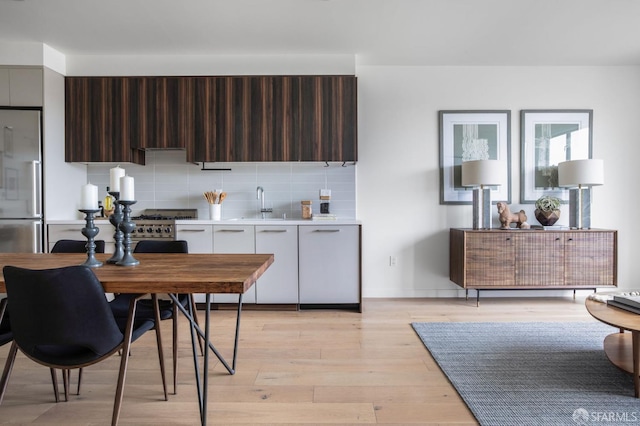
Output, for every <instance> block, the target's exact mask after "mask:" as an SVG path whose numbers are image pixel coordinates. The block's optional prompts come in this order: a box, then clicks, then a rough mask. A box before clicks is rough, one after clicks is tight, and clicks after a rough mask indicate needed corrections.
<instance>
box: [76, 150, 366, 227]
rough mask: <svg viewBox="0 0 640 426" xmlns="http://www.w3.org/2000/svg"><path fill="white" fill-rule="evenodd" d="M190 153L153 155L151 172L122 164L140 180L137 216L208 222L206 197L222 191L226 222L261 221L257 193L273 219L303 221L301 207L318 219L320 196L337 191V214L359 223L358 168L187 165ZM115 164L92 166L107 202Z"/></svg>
mask: <svg viewBox="0 0 640 426" xmlns="http://www.w3.org/2000/svg"><path fill="white" fill-rule="evenodd" d="M185 159H186V155H185V152H184V151H179V150H176V151H148V152H147V153H146V162H147V164H146V165H145V166H141V165H137V164H128V163H127V164H121V165H120V167H122V168H124V169H125V170H126V173H127V174H128V175H129V176H133V177H134V178H135V195H136V199H137V203H136V204H135V205H133V206H132V210H133V214H134V215H135V214H138V213H139V212H141V211H142V210H144V209H149V208H160V209H168V208H192V209H193V208H195V209H198V218H200V219H208V217H209V208H208V204H207V202H206V200H205V199H204V197H203V195H202V194H203V193H204V192H205V191H215V190H216V189H222V190H223V191H225V192H226V193H227V198H226V200H225V201H224V202H223V204H222V219H232V218H240V217H245V218H255V217H260V202H259V201H258V199H257V197H256V192H257V191H256V188H257V187H258V186H261V187H263V188H264V194H265V206H266V207H271V208H272V209H273V213H271V217H282V216H283V214H284V215H286V217H287V218H290V219H300V218H301V217H302V211H301V208H300V201H302V200H311V201H312V202H313V205H312V207H313V213H314V214H317V213H320V200H319V190H320V189H330V190H331V213H332V214H335V215H336V216H338V217H339V218H342V219H356V167H357V166H356V165H354V164H353V163H347V164H345V165H343V164H342V163H329V166H328V167H326V164H324V163H206V164H205V168H208V169H231V170H224V171H220V170H216V171H207V170H202V163H199V164H192V163H187V162H186V160H185ZM114 166H115V164H110V163H109V164H108V163H100V164H89V165H88V166H87V175H88V181H89V182H91V183H92V184H94V185H98V188H99V194H100V197H101V198H104V196H105V195H106V188H107V186H108V185H109V169H110V168H112V167H114Z"/></svg>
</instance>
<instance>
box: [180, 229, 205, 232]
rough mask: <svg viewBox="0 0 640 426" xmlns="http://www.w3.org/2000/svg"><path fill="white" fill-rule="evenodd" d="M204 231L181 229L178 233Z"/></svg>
mask: <svg viewBox="0 0 640 426" xmlns="http://www.w3.org/2000/svg"><path fill="white" fill-rule="evenodd" d="M204 231H205V230H204V229H181V230H179V231H178V232H204Z"/></svg>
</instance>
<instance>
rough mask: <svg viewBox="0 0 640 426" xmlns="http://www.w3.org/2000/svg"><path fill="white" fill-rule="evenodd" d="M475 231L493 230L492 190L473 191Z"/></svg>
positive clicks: (480, 189) (476, 189)
mask: <svg viewBox="0 0 640 426" xmlns="http://www.w3.org/2000/svg"><path fill="white" fill-rule="evenodd" d="M473 229H491V189H490V188H475V189H474V190H473Z"/></svg>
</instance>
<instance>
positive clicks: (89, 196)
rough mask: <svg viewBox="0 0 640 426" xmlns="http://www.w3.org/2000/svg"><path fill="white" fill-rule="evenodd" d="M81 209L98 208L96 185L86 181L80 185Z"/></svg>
mask: <svg viewBox="0 0 640 426" xmlns="http://www.w3.org/2000/svg"><path fill="white" fill-rule="evenodd" d="M80 209H81V210H98V187H97V186H95V185H91V183H88V184H86V185H83V186H82V192H81V193H80Z"/></svg>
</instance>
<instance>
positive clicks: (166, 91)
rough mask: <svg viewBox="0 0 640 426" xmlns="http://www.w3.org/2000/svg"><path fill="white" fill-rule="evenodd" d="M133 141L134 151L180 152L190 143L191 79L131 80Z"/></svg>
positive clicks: (159, 78) (191, 113)
mask: <svg viewBox="0 0 640 426" xmlns="http://www.w3.org/2000/svg"><path fill="white" fill-rule="evenodd" d="M129 85H130V89H131V90H130V92H129V93H130V100H131V103H132V104H133V105H135V106H136V108H135V110H133V111H132V113H133V115H134V119H133V137H132V138H131V147H132V148H137V149H184V148H185V147H186V146H187V145H190V144H192V143H193V135H194V122H195V117H194V104H193V91H194V89H193V78H190V77H131V78H129Z"/></svg>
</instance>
